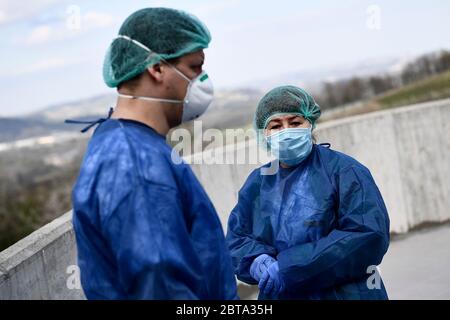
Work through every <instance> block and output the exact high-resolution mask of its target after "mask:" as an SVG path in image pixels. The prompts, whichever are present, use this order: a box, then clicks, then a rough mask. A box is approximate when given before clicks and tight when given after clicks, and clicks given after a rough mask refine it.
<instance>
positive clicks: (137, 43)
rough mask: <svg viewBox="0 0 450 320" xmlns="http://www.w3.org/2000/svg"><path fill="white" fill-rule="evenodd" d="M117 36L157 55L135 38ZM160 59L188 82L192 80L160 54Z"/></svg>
mask: <svg viewBox="0 0 450 320" xmlns="http://www.w3.org/2000/svg"><path fill="white" fill-rule="evenodd" d="M117 38H119V39H125V40H128V41H130V42H132V43H134V44H135V45H137V46H138V47H140V48H142V49H144V50H145V51H148V52H150V53H151V54H155V55H158V56H159V54H157V53H155V52H153V51H152V50H150V48H149V47H147V46H146V45H144V44H142V43H140V42H139V41H137V40H134V39H131V38H130V37H128V36H124V35H118V36H117ZM160 59H161V60H162V61H164V62H165V63H167V65H169V66H170V67H171V68H172V69H173V70H175V72H176V73H178V74H179V75H180V76H181V77H183V78H184V79H186V80H187V81H188V82H189V83H190V82H191V81H192V80H191V79H189V78H188V77H186V75H185V74H184V73H183V72H181V71H180V70H178V69H177V68H176V67H175V66H174V65H172V64H171V63H169V62H167V60H166V59H164V58H162V57H161V56H160Z"/></svg>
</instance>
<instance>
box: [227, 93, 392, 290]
mask: <svg viewBox="0 0 450 320" xmlns="http://www.w3.org/2000/svg"><path fill="white" fill-rule="evenodd" d="M319 116H320V108H319V106H318V105H317V104H316V103H315V101H314V99H313V98H312V97H311V96H310V95H309V94H308V93H307V92H306V91H304V90H302V89H300V88H297V87H294V86H283V87H278V88H275V89H273V90H271V91H270V92H269V93H267V94H266V95H265V96H264V97H263V98H262V100H261V101H260V103H259V105H258V108H257V110H256V113H255V118H254V125H255V127H256V129H258V134H259V137H260V141H261V142H262V143H264V144H265V146H266V147H267V148H268V149H270V151H271V152H272V153H273V154H274V156H275V157H276V158H277V159H278V160H277V162H276V164H278V163H279V167H278V170H272V169H271V170H272V171H273V172H271V170H269V167H270V166H271V165H272V166H273V164H267V165H265V166H263V167H261V168H258V169H256V170H254V171H253V172H252V173H251V174H250V175H249V177H248V178H247V181H246V182H245V184H244V186H243V187H242V188H241V190H240V191H239V198H238V203H237V205H236V206H235V208H234V209H233V211H232V212H231V215H230V217H229V221H228V233H227V243H228V247H229V249H230V251H231V256H232V261H233V265H234V268H235V273H236V275H237V277H238V279H240V280H241V281H244V282H246V283H248V284H258V286H259V290H260V292H259V299H387V298H388V296H387V293H386V290H385V287H384V285H383V281H382V280H381V278H380V275H379V273H378V272H377V269H376V266H377V265H378V264H380V263H381V261H382V258H383V256H384V254H385V253H386V251H387V249H388V246H389V217H388V213H387V210H386V207H385V204H384V202H383V198H382V196H381V194H380V191H379V190H378V187H377V186H376V184H375V181H374V179H373V177H372V175H371V173H370V171H369V170H368V169H367V168H366V167H365V166H363V165H362V164H361V163H359V162H358V161H356V160H355V159H353V158H351V157H350V156H347V155H345V154H343V153H340V152H337V151H335V150H332V149H331V148H330V146H329V145H320V144H314V142H313V140H314V139H313V138H312V130H313V128H314V126H315V123H316V121H317V119H318V118H319Z"/></svg>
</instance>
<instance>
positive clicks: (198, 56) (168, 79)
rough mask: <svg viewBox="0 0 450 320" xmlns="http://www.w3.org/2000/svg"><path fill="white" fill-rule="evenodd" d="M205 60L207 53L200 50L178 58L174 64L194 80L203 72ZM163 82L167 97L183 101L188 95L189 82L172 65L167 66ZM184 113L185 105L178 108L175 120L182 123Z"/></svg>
mask: <svg viewBox="0 0 450 320" xmlns="http://www.w3.org/2000/svg"><path fill="white" fill-rule="evenodd" d="M204 62H205V54H204V52H203V50H199V51H196V52H193V53H189V54H186V55H184V56H182V57H180V58H178V59H177V60H176V61H175V62H174V63H172V65H173V66H174V67H176V68H177V69H178V70H179V71H180V72H182V73H183V74H184V75H185V76H186V77H188V78H189V79H191V80H192V79H194V78H196V77H197V76H198V75H199V74H200V73H202V71H203V64H204ZM163 84H164V91H165V92H166V93H167V94H166V97H169V98H170V99H176V100H181V101H183V100H184V98H185V97H186V93H187V88H188V86H189V82H188V81H187V80H186V79H185V78H183V77H182V76H181V75H179V74H178V73H177V72H176V71H175V70H174V69H173V68H171V67H170V66H166V68H165V75H164V81H163ZM182 114H183V107H182V106H181V107H180V108H176V112H175V114H174V119H173V120H174V121H175V122H178V123H181V118H182Z"/></svg>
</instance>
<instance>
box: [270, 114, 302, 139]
mask: <svg viewBox="0 0 450 320" xmlns="http://www.w3.org/2000/svg"><path fill="white" fill-rule="evenodd" d="M309 127H311V124H310V123H309V121H308V120H306V119H305V118H304V117H303V116H298V115H293V114H287V115H282V116H281V115H280V116H278V117H275V118H273V119H272V120H270V122H269V124H268V125H267V127H266V129H264V135H265V136H266V137H267V136H270V135H271V134H274V133H276V132H278V131H281V130H283V129H287V128H309Z"/></svg>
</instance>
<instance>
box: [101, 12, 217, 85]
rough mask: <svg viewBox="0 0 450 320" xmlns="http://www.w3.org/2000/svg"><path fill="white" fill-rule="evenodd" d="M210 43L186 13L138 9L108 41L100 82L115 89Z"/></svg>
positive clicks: (204, 31) (197, 22)
mask: <svg viewBox="0 0 450 320" xmlns="http://www.w3.org/2000/svg"><path fill="white" fill-rule="evenodd" d="M132 40H133V41H132ZM210 41H211V35H210V33H209V31H208V29H207V28H206V26H205V25H204V24H203V23H202V22H201V21H200V20H199V19H198V18H196V17H195V16H193V15H191V14H189V13H187V12H184V11H180V10H175V9H169V8H145V9H141V10H139V11H136V12H135V13H133V14H132V15H130V16H129V17H128V18H127V19H126V20H125V22H124V23H123V24H122V26H121V28H120V30H119V36H118V37H117V38H116V39H114V40H113V41H112V43H111V45H110V47H109V49H108V52H107V54H106V57H105V61H104V64H103V79H104V81H105V83H106V85H107V86H108V87H111V88H114V87H117V86H118V85H119V84H120V83H122V82H124V81H127V80H130V79H132V78H134V77H136V76H137V75H139V74H141V73H143V72H144V71H145V69H147V68H148V67H151V66H152V65H154V64H157V63H159V62H160V61H161V60H169V59H174V58H178V57H181V56H183V55H185V54H188V53H192V52H195V51H198V50H201V49H205V48H207V47H208V45H209V42H210ZM147 49H149V50H150V52H149V51H148V50H147Z"/></svg>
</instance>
